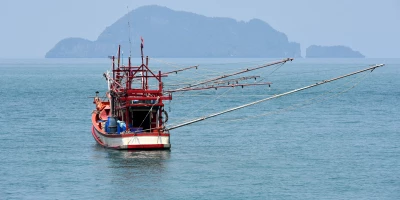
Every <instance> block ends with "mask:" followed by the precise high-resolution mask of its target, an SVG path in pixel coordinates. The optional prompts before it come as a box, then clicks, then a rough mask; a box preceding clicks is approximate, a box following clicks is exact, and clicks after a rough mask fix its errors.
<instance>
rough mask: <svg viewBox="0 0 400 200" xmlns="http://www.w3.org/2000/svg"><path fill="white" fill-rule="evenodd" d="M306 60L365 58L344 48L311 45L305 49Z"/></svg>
mask: <svg viewBox="0 0 400 200" xmlns="http://www.w3.org/2000/svg"><path fill="white" fill-rule="evenodd" d="M306 58H365V56H364V55H362V54H361V53H360V52H358V51H354V50H352V49H351V48H349V47H346V46H317V45H311V46H309V47H308V48H307V49H306Z"/></svg>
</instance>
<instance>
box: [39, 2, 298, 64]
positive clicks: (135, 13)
mask: <svg viewBox="0 0 400 200" xmlns="http://www.w3.org/2000/svg"><path fill="white" fill-rule="evenodd" d="M141 37H143V39H144V51H145V54H146V55H149V56H151V57H170V58H174V57H175V58H177V57H178V58H196V57H203V58H210V57H211V58H212V57H236V58H244V57H259V58H282V57H294V58H296V57H301V51H300V44H299V43H296V42H291V41H289V40H288V37H287V36H286V35H285V34H284V33H282V32H279V31H277V30H275V29H273V28H272V27H271V26H270V25H269V24H268V23H266V22H264V21H262V20H259V19H252V20H250V21H247V22H244V21H237V20H234V19H231V18H221V17H206V16H202V15H198V14H195V13H190V12H184V11H174V10H171V9H169V8H167V7H162V6H156V5H151V6H143V7H139V8H137V9H135V10H132V11H130V12H129V13H127V14H126V15H124V16H123V17H121V18H120V19H118V20H117V21H116V22H115V23H113V24H112V25H110V26H109V27H106V28H105V30H104V31H103V32H102V33H101V34H100V35H99V36H98V38H97V40H95V41H91V40H87V39H84V38H65V39H63V40H61V41H59V42H58V43H57V44H56V45H55V46H54V47H53V48H52V49H50V50H49V51H48V52H47V53H46V55H45V57H46V58H104V57H107V56H109V55H115V52H116V49H117V47H118V45H119V44H121V46H122V51H123V52H124V53H125V55H127V54H129V52H132V57H139V56H140V43H141V40H140V38H141Z"/></svg>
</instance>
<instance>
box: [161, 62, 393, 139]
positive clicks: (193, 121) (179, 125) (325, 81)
mask: <svg viewBox="0 0 400 200" xmlns="http://www.w3.org/2000/svg"><path fill="white" fill-rule="evenodd" d="M384 65H385V64H379V65H375V66H372V67H369V68H366V69H363V70H360V71H356V72H353V73H349V74H346V75H343V76H339V77H336V78H332V79H329V80H324V81H321V82H318V83H315V84H312V85H309V86H306V87H302V88H298V89H295V90H291V91H289V92H285V93H282V94H278V95H274V96H272V97H268V98H265V99H261V100H258V101H254V102H251V103H248V104H245V105H242V106H238V107H234V108H231V109H227V110H224V111H221V112H218V113H214V114H211V115H208V116H205V117H201V118H198V119H194V120H191V121H189V122H185V123H182V124H178V125H176V126H172V127H170V128H166V130H168V131H169V130H172V129H176V128H179V127H182V126H186V125H189V124H193V123H196V122H199V121H203V120H205V119H209V118H212V117H216V116H218V115H222V114H225V113H228V112H232V111H234V110H239V109H242V108H245V107H248V106H252V105H255V104H258V103H261V102H264V101H269V100H271V99H276V98H279V97H282V96H285V95H288V94H292V93H296V92H300V91H302V90H306V89H310V88H312V87H316V86H319V85H323V84H325V83H329V82H333V81H336V80H339V79H342V78H346V77H348V76H353V75H355V74H359V73H362V72H365V71H369V70H371V72H372V71H374V69H376V68H378V67H382V66H384Z"/></svg>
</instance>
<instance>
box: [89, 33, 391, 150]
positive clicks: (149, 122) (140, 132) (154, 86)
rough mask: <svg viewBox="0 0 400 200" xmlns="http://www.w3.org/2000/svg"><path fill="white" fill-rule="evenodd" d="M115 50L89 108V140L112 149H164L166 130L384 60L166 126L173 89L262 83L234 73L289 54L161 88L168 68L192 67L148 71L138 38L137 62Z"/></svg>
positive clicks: (304, 88)
mask: <svg viewBox="0 0 400 200" xmlns="http://www.w3.org/2000/svg"><path fill="white" fill-rule="evenodd" d="M117 54H118V55H117V56H116V57H115V56H110V58H111V60H112V69H111V72H107V73H104V74H103V76H104V78H105V79H106V81H107V85H108V90H107V92H106V94H105V97H100V96H99V92H96V95H95V97H94V101H93V103H94V104H95V106H96V108H95V110H94V111H93V113H92V135H93V138H94V139H95V141H96V142H97V143H98V144H100V145H101V146H103V147H106V148H112V149H146V150H148V149H170V148H171V143H170V131H171V130H173V129H176V128H179V127H183V126H187V125H190V124H193V123H196V122H200V121H203V120H206V119H209V118H213V117H216V116H219V115H222V114H225V113H229V112H232V111H235V110H239V109H242V108H245V107H248V106H253V105H256V104H259V103H261V102H265V101H269V100H272V99H275V98H280V97H282V96H286V95H289V94H293V93H296V92H300V91H303V90H306V89H310V88H313V87H316V86H320V85H323V84H326V83H329V82H333V81H336V80H339V79H342V78H346V77H349V76H353V75H355V74H359V73H362V72H367V71H370V72H372V71H373V70H374V69H375V68H378V67H382V66H384V64H379V65H373V66H370V67H368V68H366V69H363V70H360V71H356V72H353V73H349V74H346V75H342V76H339V77H336V78H332V79H329V80H323V81H320V82H317V83H314V84H311V85H308V86H305V87H302V88H298V89H294V90H291V91H288V92H284V93H281V94H277V95H272V96H269V97H267V98H264V99H260V100H258V101H254V102H250V103H247V104H243V105H241V106H237V107H234V108H230V109H226V110H223V111H220V112H217V113H213V114H209V115H205V116H203V117H200V118H196V119H191V120H188V121H185V122H182V123H180V124H177V125H173V126H168V127H167V126H166V122H167V121H168V114H167V112H166V110H165V109H164V106H165V105H164V102H165V101H171V100H172V94H173V93H175V92H184V91H194V90H208V89H217V88H232V87H244V86H246V87H247V86H256V85H268V86H270V85H271V83H270V82H257V83H252V84H239V81H241V80H246V79H252V78H254V79H256V78H257V76H247V77H239V78H233V79H232V78H230V79H228V78H229V77H235V76H237V75H239V74H243V73H248V72H251V71H254V70H259V69H262V68H266V67H269V66H274V65H278V64H285V63H286V62H288V61H292V60H293V59H292V58H286V59H282V60H279V61H276V62H271V63H267V64H264V65H261V66H257V67H253V68H246V69H243V70H240V71H237V72H233V73H230V74H224V75H221V76H217V77H215V78H211V79H207V80H200V81H197V82H196V83H192V84H189V85H187V86H184V87H180V88H175V89H170V90H166V89H165V88H164V83H163V78H165V77H168V75H169V74H171V73H178V72H180V71H184V70H189V69H193V68H196V69H197V67H198V66H191V67H186V68H183V69H178V70H174V71H170V72H165V73H162V72H161V71H158V72H153V71H152V70H151V69H150V67H149V58H148V57H147V56H146V58H144V55H143V39H142V43H141V61H142V63H141V64H140V65H139V66H132V64H131V59H130V57H129V58H128V65H126V66H125V65H122V64H121V46H118V53H117Z"/></svg>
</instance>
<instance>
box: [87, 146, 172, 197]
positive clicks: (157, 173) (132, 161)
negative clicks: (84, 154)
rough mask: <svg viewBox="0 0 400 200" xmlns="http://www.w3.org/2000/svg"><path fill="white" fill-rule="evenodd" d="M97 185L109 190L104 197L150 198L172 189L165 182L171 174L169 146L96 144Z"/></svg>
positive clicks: (94, 171)
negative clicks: (111, 146) (128, 147)
mask: <svg viewBox="0 0 400 200" xmlns="http://www.w3.org/2000/svg"><path fill="white" fill-rule="evenodd" d="M93 152H94V153H95V155H94V157H93V158H94V161H95V162H93V163H94V165H95V166H94V167H92V168H91V169H92V171H90V172H88V173H93V174H95V175H96V177H97V178H96V185H98V187H99V188H97V189H101V190H104V191H108V192H107V194H106V196H105V197H104V196H102V198H106V199H112V198H116V197H121V198H126V199H141V198H146V197H147V198H149V197H151V196H152V195H153V196H154V194H163V193H164V194H165V193H168V188H167V187H165V185H166V184H167V183H168V180H169V179H170V177H169V173H168V171H169V167H170V166H169V164H170V162H169V159H170V156H171V152H170V151H169V150H153V151H148V150H147V151H136V150H121V151H116V150H113V149H108V148H103V147H102V146H100V145H95V146H94V151H93Z"/></svg>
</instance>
